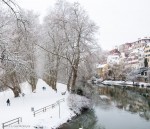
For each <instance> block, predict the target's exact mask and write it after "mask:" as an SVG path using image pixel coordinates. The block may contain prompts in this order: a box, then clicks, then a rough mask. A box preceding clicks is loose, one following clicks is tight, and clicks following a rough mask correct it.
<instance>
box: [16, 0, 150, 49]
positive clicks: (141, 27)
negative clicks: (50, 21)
mask: <svg viewBox="0 0 150 129" xmlns="http://www.w3.org/2000/svg"><path fill="white" fill-rule="evenodd" d="M19 1H20V2H19V5H20V6H21V7H23V8H26V9H30V10H31V9H33V10H34V11H35V12H38V13H39V14H40V15H41V18H42V17H43V16H44V15H46V12H47V11H48V8H51V7H53V5H54V3H55V2H56V0H19ZM67 1H68V2H73V1H78V2H79V3H80V4H81V6H82V7H83V8H84V9H85V10H86V11H87V13H88V14H89V16H90V18H91V19H92V20H93V21H94V22H95V23H96V24H97V25H98V26H99V27H100V29H99V40H98V42H99V44H100V46H101V47H102V48H103V49H104V50H110V49H112V48H114V47H115V46H116V45H119V44H123V43H126V42H132V41H136V40H137V39H138V38H142V37H150V0H67Z"/></svg>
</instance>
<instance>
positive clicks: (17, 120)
mask: <svg viewBox="0 0 150 129" xmlns="http://www.w3.org/2000/svg"><path fill="white" fill-rule="evenodd" d="M19 122H22V118H21V117H18V118H15V119H12V120H10V121H7V122H4V123H2V128H3V129H4V128H5V127H6V126H9V125H12V124H14V123H18V124H19Z"/></svg>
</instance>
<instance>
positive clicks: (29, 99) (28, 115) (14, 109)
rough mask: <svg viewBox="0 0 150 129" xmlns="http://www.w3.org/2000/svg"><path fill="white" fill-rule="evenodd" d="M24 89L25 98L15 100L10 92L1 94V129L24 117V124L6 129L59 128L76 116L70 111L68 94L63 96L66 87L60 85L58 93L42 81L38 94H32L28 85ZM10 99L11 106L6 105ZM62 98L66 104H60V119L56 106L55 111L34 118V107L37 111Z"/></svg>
mask: <svg viewBox="0 0 150 129" xmlns="http://www.w3.org/2000/svg"><path fill="white" fill-rule="evenodd" d="M43 86H45V87H46V90H43V89H42V87H43ZM23 87H24V91H23V93H25V96H24V97H18V98H14V97H13V94H12V92H11V91H10V90H8V91H5V92H0V126H1V127H2V123H3V122H7V121H9V120H11V119H14V118H17V117H22V122H21V124H20V125H18V124H13V125H11V126H10V127H6V129H13V128H14V129H19V128H20V129H23V128H24V129H25V128H30V129H34V126H36V125H43V126H44V127H45V128H44V129H51V128H52V127H53V128H55V127H58V126H59V125H61V124H62V123H64V122H66V121H67V120H68V119H69V118H71V117H72V116H74V115H75V114H74V113H73V112H72V111H71V110H69V107H68V105H67V101H66V98H67V97H68V93H67V92H66V94H65V95H62V94H61V93H62V92H64V91H66V85H63V84H60V83H58V84H57V88H58V90H57V93H56V91H54V90H52V89H51V87H49V86H48V85H47V84H46V83H45V82H44V81H42V80H41V79H39V81H38V84H37V89H36V93H31V89H29V85H28V84H27V83H24V84H23ZM8 98H9V99H10V102H11V105H10V106H7V105H6V100H7V99H8ZM62 98H64V99H65V102H62V103H60V118H59V106H56V107H55V108H53V109H48V110H47V111H46V112H44V113H39V114H37V115H36V116H35V117H34V116H33V112H32V111H31V108H32V107H34V110H37V109H40V108H43V107H45V106H48V105H50V104H53V103H55V102H56V101H58V100H60V99H62ZM1 127H0V128H1Z"/></svg>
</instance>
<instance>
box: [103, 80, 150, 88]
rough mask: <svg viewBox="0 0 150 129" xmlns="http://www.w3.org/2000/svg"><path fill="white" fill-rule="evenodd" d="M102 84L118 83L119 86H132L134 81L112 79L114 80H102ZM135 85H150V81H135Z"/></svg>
mask: <svg viewBox="0 0 150 129" xmlns="http://www.w3.org/2000/svg"><path fill="white" fill-rule="evenodd" d="M102 84H106V85H118V86H130V87H133V82H131V81H112V80H105V81H103V82H102ZM134 85H135V86H136V85H137V86H139V87H143V88H144V87H145V88H146V87H149V86H150V83H144V82H134Z"/></svg>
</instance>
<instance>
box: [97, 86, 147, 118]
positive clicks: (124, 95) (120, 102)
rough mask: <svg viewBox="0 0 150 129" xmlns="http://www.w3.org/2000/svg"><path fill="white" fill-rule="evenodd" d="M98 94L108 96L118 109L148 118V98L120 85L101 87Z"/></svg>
mask: <svg viewBox="0 0 150 129" xmlns="http://www.w3.org/2000/svg"><path fill="white" fill-rule="evenodd" d="M99 91H100V92H99V93H100V94H105V95H107V96H109V97H110V98H111V100H112V102H113V103H114V105H115V106H116V107H117V108H118V109H122V110H125V111H128V112H131V113H138V114H139V116H140V117H142V118H144V119H146V120H150V107H149V104H148V100H149V98H144V97H143V96H141V95H140V94H138V93H135V92H132V91H129V90H125V89H122V88H120V87H102V88H100V89H99Z"/></svg>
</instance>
